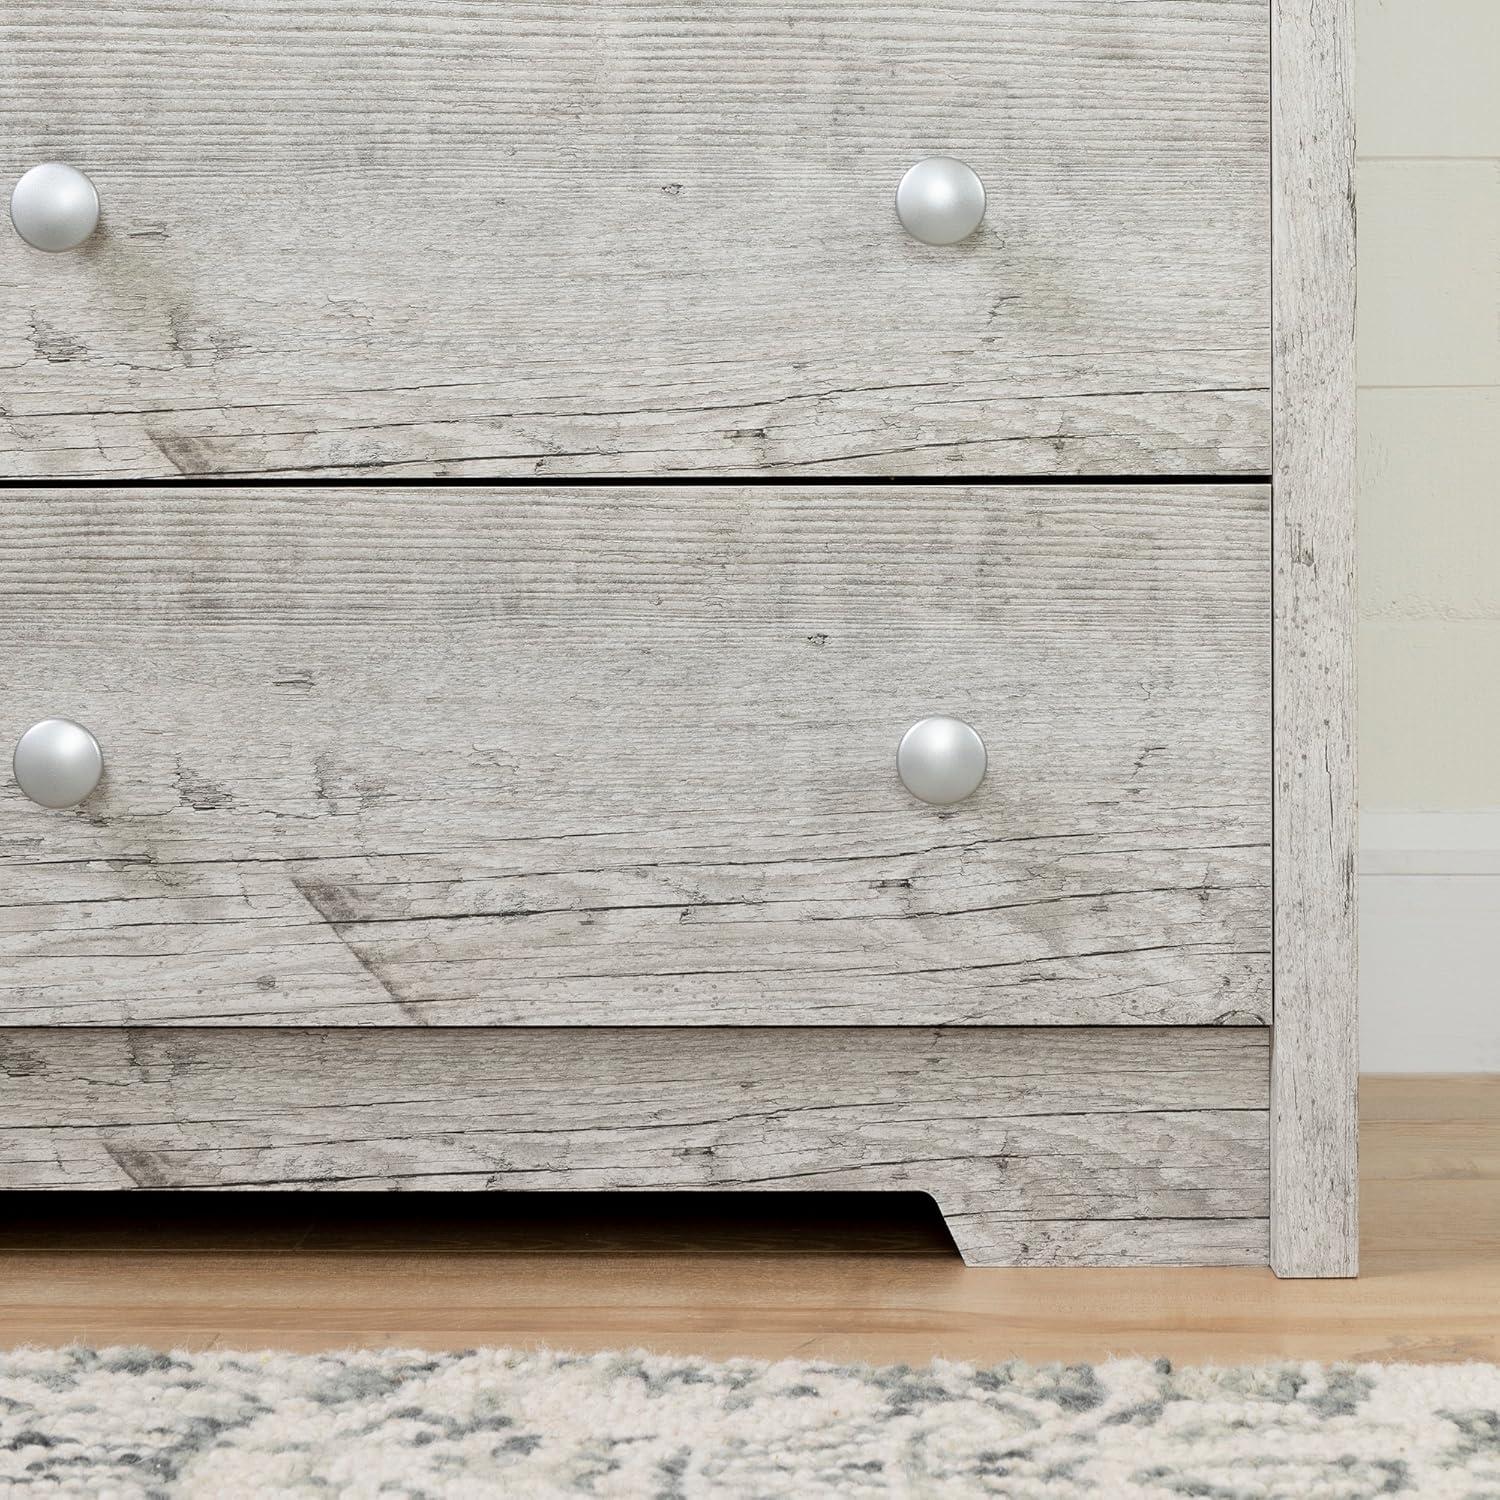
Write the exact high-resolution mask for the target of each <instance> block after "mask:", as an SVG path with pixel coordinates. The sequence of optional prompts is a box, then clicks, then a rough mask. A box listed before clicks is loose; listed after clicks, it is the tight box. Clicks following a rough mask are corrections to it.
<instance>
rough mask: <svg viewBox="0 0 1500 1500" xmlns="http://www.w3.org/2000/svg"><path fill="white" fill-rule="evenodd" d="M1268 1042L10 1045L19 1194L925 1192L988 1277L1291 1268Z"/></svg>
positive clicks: (1166, 1037)
mask: <svg viewBox="0 0 1500 1500" xmlns="http://www.w3.org/2000/svg"><path fill="white" fill-rule="evenodd" d="M1269 1035H1270V1034H1269V1032H1268V1031H1265V1030H1263V1029H1260V1028H1250V1027H1232V1028H1216V1027H1197V1028H1177V1029H1174V1028H1142V1027H1118V1028H1098V1029H1096V1028H1071V1027H1070V1028H1048V1027H1039V1028H1015V1029H1011V1028H974V1027H957V1028H943V1029H930V1028H924V1029H908V1028H870V1029H809V1028H804V1027H791V1028H767V1029H758V1028H757V1029H745V1028H734V1029H714V1028H701V1029H700V1028H640V1029H636V1028H630V1029H616V1028H608V1029H598V1030H594V1029H582V1028H573V1027H568V1028H557V1029H516V1030H511V1029H505V1030H498V1029H443V1030H437V1029H433V1030H409V1029H379V1030H354V1029H350V1028H338V1029H332V1030H301V1031H291V1030H282V1029H259V1028H243V1029H226V1028H212V1029H202V1030H175V1029H160V1028H143V1029H138V1030H131V1031H112V1030H98V1029H92V1028H89V1029H66V1028H46V1029H41V1028H38V1029H31V1028H25V1029H12V1030H0V1068H3V1071H4V1073H5V1075H6V1079H7V1082H6V1084H5V1087H4V1090H3V1093H0V1187H4V1188H7V1189H49V1190H55V1189H79V1188H86V1189H105V1190H108V1189H132V1188H149V1189H169V1190H175V1189H208V1190H215V1191H222V1190H230V1189H240V1190H266V1189H281V1188H293V1189H316V1190H329V1189H339V1188H361V1189H370V1188H384V1189H391V1190H398V1189H407V1190H443V1191H448V1190H468V1191H474V1190H487V1191H494V1190H519V1191H526V1190H533V1191H543V1190H546V1191H556V1190H558V1189H575V1190H580V1191H583V1190H600V1189H642V1188H644V1189H658V1190H659V1189H663V1188H671V1189H682V1190H695V1189H696V1190H701V1189H714V1190H734V1189H741V1188H745V1189H758V1190H765V1189H768V1188H784V1189H790V1190H802V1191H816V1190H818V1189H820V1188H843V1189H855V1188H859V1189H869V1188H885V1189H913V1188H916V1189H922V1190H924V1191H926V1192H929V1193H931V1194H932V1196H933V1197H934V1198H935V1199H936V1200H937V1202H938V1204H939V1206H940V1207H941V1208H942V1210H943V1213H944V1216H945V1217H946V1218H947V1220H948V1224H949V1227H950V1229H951V1230H952V1233H953V1236H954V1238H955V1240H956V1241H957V1243H958V1247H959V1249H960V1250H961V1251H962V1253H963V1255H964V1258H965V1259H966V1260H968V1261H969V1262H970V1263H971V1264H980V1265H1130V1264H1157V1265H1160V1264H1178V1265H1211V1264H1212V1265H1240V1264H1264V1263H1265V1261H1266V1258H1267V1246H1268V1238H1267V1208H1268V1192H1269V1186H1268V1184H1269V1154H1268V1153H1269V1148H1268V1143H1267V1101H1268V1087H1269V1077H1268V1065H1269Z"/></svg>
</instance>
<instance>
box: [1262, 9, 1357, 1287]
mask: <svg viewBox="0 0 1500 1500" xmlns="http://www.w3.org/2000/svg"><path fill="white" fill-rule="evenodd" d="M1274 15H1275V23H1276V29H1275V39H1274V47H1273V51H1274V57H1275V71H1274V95H1275V130H1274V136H1275V152H1274V160H1273V176H1274V183H1275V188H1274V203H1275V223H1274V240H1275V293H1276V296H1275V332H1276V338H1275V357H1276V414H1275V423H1276V459H1275V494H1276V504H1275V513H1276V520H1275V585H1274V591H1275V601H1276V603H1275V609H1276V624H1275V632H1276V665H1275V734H1274V739H1275V776H1276V790H1275V808H1276V810H1275V824H1276V845H1275V885H1276V895H1275V931H1276V1018H1275V1019H1276V1038H1275V1064H1274V1068H1273V1087H1272V1105H1271V1119H1272V1143H1273V1148H1272V1149H1273V1161H1274V1178H1273V1181H1274V1189H1273V1193H1272V1209H1273V1212H1272V1225H1273V1228H1272V1239H1271V1247H1272V1248H1271V1263H1272V1265H1273V1267H1274V1268H1275V1270H1276V1271H1277V1272H1278V1273H1279V1274H1281V1275H1283V1276H1352V1275H1354V1274H1355V1272H1356V1271H1357V1269H1358V1265H1359V1233H1358V1226H1359V1201H1358V1193H1359V1182H1358V1170H1357V1169H1358V1161H1357V1156H1358V1150H1357V1113H1356V1087H1357V1083H1358V1073H1359V1058H1358V1045H1359V1034H1358V1024H1357V993H1358V986H1357V982H1356V963H1357V957H1356V954H1357V928H1356V920H1355V917H1356V913H1355V897H1356V845H1357V841H1358V822H1357V810H1356V798H1355V730H1356V724H1355V652H1354V638H1355V576H1354V389H1355V387H1354V289H1355V278H1354V123H1353V113H1352V102H1353V87H1352V85H1353V67H1354V57H1353V25H1354V16H1353V9H1352V5H1351V3H1350V0H1276V4H1275V7H1274Z"/></svg>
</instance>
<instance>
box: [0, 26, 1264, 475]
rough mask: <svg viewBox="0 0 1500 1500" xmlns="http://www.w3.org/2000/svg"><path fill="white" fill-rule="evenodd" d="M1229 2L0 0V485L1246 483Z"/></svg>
mask: <svg viewBox="0 0 1500 1500" xmlns="http://www.w3.org/2000/svg"><path fill="white" fill-rule="evenodd" d="M1267 10H1268V0H1091V3H1089V4H1087V5H1082V6H1080V5H1077V4H1074V3H1070V0H955V3H951V4H947V5H944V6H941V7H938V6H935V5H929V6H923V5H917V6H913V5H911V4H904V5H900V6H890V5H873V4H867V3H847V0H840V3H834V4H826V5H825V4H813V3H811V0H796V3H793V4H787V3H783V0H733V3H722V0H720V3H711V4H705V5H698V6H692V7H684V6H681V5H672V4H666V3H663V0H609V3H600V0H506V3H495V4H476V3H471V0H419V3H415V4H413V3H400V4H398V3H396V0H298V3H295V4H291V5H288V4H279V3H278V4H273V3H271V0H228V3H225V4H220V5H215V6H210V7H205V6H203V5H201V4H198V3H197V0H151V3H145V0H122V3H113V4H110V5H107V6H99V5H95V4H92V3H83V0H12V3H10V4H8V5H7V6H6V7H5V9H4V13H3V17H0V156H3V159H4V161H5V163H6V173H7V182H9V181H13V180H14V178H15V177H16V176H18V175H19V174H20V172H21V171H22V170H24V169H25V168H26V167H27V166H29V165H31V164H33V163H34V162H38V161H46V160H62V161H67V162H71V163H72V164H74V165H75V166H77V167H79V168H81V169H83V170H84V171H86V172H88V173H89V174H90V175H91V176H92V177H93V179H94V181H95V182H96V184H97V186H98V189H99V193H100V198H101V203H102V211H103V218H102V222H101V225H100V228H99V230H98V231H97V233H96V235H95V237H94V238H93V240H91V241H90V242H89V243H88V244H87V245H86V246H85V247H84V248H83V249H82V250H79V251H77V252H72V253H69V254H65V255H44V254H41V253H38V252H34V251H31V250H29V249H28V248H27V247H26V246H25V245H24V244H23V243H22V242H21V241H20V240H19V239H18V238H17V237H16V236H15V235H13V234H10V233H9V232H7V233H5V234H4V235H0V365H3V366H4V367H5V370H6V378H5V382H4V393H3V395H4V404H3V411H0V473H3V474H6V475H10V476H12V477H28V476H44V477H52V476H63V477H68V476H94V477H105V478H149V477H161V476H176V475H179V474H187V475H219V476H233V475H250V474H256V475H259V474H277V475H314V474H319V475H321V474H352V475H356V476H362V477H368V476H370V475H371V474H373V473H383V474H410V475H415V476H419V477H420V476H431V475H466V476H476V475H478V476H483V475H502V474H503V475H512V476H517V475H518V476H523V477H531V476H546V475H550V474H580V473H581V474H666V473H672V474H714V473H718V474H723V473H731V474H744V473H749V472H757V473H778V474H780V473H787V474H797V473H803V474H812V473H829V474H836V475H849V474H936V473H980V474H984V473H1009V474H1025V473H1049V474H1050V473H1064V474H1088V473H1168V472H1170V473H1239V474H1263V473H1264V472H1266V470H1267V468H1268V461H1269V397H1268V383H1269V352H1268V322H1267V299H1268V278H1269V257H1268V253H1267V251H1268V233H1267V225H1268V211H1267V184H1266V173H1265V156H1266V150H1267V139H1268V130H1269V121H1268V103H1267V88H1268V80H1267ZM933 154H951V155H956V156H959V157H962V158H964V159H966V160H967V161H969V162H970V163H971V164H972V165H973V166H974V168H975V169H976V170H977V171H978V172H979V174H980V176H981V177H982V178H983V179H984V181H985V183H986V184H987V187H988V190H989V210H988V214H987V216H986V219H985V222H984V224H983V226H982V227H981V230H980V231H979V233H978V234H977V235H976V236H974V237H972V238H971V239H970V240H969V241H967V242H965V243H964V244H962V245H959V246H954V247H946V248H937V247H929V246H924V245H920V244H918V243H917V242H915V241H914V240H913V239H911V238H910V237H909V236H908V235H906V234H905V233H904V232H903V231H902V229H901V227H900V225H899V223H898V221H897V219H896V216H895V213H894V209H893V200H894V194H895V189H896V185H897V183H898V182H899V180H900V178H901V176H902V174H903V173H904V172H905V171H906V169H907V168H908V167H909V166H910V165H912V163H913V162H915V161H916V160H918V159H919V158H922V157H924V156H928V155H933Z"/></svg>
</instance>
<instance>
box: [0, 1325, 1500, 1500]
mask: <svg viewBox="0 0 1500 1500" xmlns="http://www.w3.org/2000/svg"><path fill="white" fill-rule="evenodd" d="M33 1494H45V1495H87V1496H90V1497H110V1500H127V1497H131V1500H133V1497H154V1496H162V1497H172V1496H180V1495H191V1496H199V1495H201V1496H213V1497H215V1500H241V1497H243V1500H251V1497H253V1500H267V1497H275V1496H303V1495H306V1496H318V1497H320V1500H327V1497H330V1496H350V1497H361V1496H380V1497H392V1496H395V1497H410V1500H417V1497H424V1496H427V1497H433V1500H437V1497H444V1500H447V1497H455V1500H456V1497H465V1500H467V1497H470V1496H473V1497H480V1496H483V1497H490V1496H517V1497H528V1500H529V1497H533V1496H535V1497H539V1500H546V1497H548V1496H554V1495H557V1496H562V1495H568V1496H572V1495H592V1496H641V1497H652V1500H692V1497H696V1496H726V1497H735V1500H740V1497H744V1500H750V1497H761V1496H765V1497H779V1496H792V1497H797V1500H805V1497H818V1496H841V1497H842V1496H875V1495H882V1496H884V1495H897V1496H913V1497H916V1496H921V1497H928V1496H931V1497H947V1496H971V1495H1003V1496H1014V1497H1016V1500H1030V1497H1047V1500H1053V1497H1068V1500H1073V1497H1080V1500H1082V1497H1088V1500H1100V1497H1102V1500H1114V1497H1119V1500H1147V1497H1149V1500H1182V1497H1184V1496H1201V1497H1207V1500H1252V1497H1253V1500H1268V1497H1283V1496H1284V1497H1287V1500H1356V1497H1360V1500H1362V1497H1365V1496H1374V1495H1411V1496H1418V1497H1421V1500H1500V1367H1496V1366H1493V1365H1456V1366H1421V1365H1384V1366H1382V1365H1359V1366H1353V1365H1339V1366H1327V1367H1323V1366H1318V1365H1297V1364H1286V1365H1275V1366H1268V1367H1264V1368H1258V1369H1256V1368H1247V1369H1226V1370H1206V1369H1182V1370H1174V1369H1173V1368H1172V1367H1171V1366H1170V1365H1169V1364H1168V1363H1167V1362H1166V1361H1164V1360H1161V1361H1157V1362H1156V1363H1154V1364H1153V1363H1149V1362H1146V1361H1140V1360H1122V1361H1117V1362H1112V1363H1109V1364H1103V1365H1097V1366H1093V1367H1090V1366H1072V1367H1066V1368H1065V1367H1061V1366H1050V1367H1037V1368H1034V1367H1030V1366H1025V1365H1002V1366H998V1367H996V1368H993V1369H976V1368H974V1367H973V1366H971V1365H959V1364H945V1363H938V1364H934V1365H930V1366H926V1367H923V1368H920V1369H913V1368H908V1367H906V1366H895V1367H889V1368H884V1369H880V1368H871V1367H867V1366H859V1365H834V1364H815V1363H804V1362H800V1361H785V1362H783V1363H780V1364H765V1363H763V1362H760V1361H756V1360H731V1361H729V1362H727V1363H723V1364H714V1363H710V1362H708V1361H704V1360H697V1359H676V1358H670V1357H663V1356H656V1355H646V1354H598V1355H587V1356H583V1355H568V1354H549V1353H541V1354H538V1353H520V1352H513V1351H507V1350H484V1351H480V1352H477V1353H470V1354H449V1355H428V1354H419V1353H411V1352H386V1353H355V1354H345V1355H302V1356H294V1355H284V1354H229V1353H221V1354H172V1355H166V1354H156V1353H152V1352H150V1351H147V1350H140V1349H107V1350H103V1351H97V1350H89V1349H64V1350H21V1351H18V1352H14V1353H10V1354H0V1495H6V1496H12V1495H15V1496H20V1495H28V1496H29V1495H33Z"/></svg>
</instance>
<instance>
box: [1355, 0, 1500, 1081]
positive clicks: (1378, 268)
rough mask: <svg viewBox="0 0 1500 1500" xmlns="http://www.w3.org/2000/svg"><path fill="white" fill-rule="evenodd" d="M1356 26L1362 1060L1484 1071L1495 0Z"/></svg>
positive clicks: (1498, 72) (1498, 948)
mask: <svg viewBox="0 0 1500 1500" xmlns="http://www.w3.org/2000/svg"><path fill="white" fill-rule="evenodd" d="M1357 25H1358V30H1357V33H1356V51H1357V59H1358V124H1359V144H1358V156H1359V162H1358V182H1357V187H1358V193H1359V232H1360V266H1359V296H1360V311H1359V381H1360V398H1359V420H1360V511H1359V528H1360V539H1359V563H1360V613H1361V622H1360V800H1361V806H1362V808H1363V810H1364V817H1363V822H1362V834H1363V839H1364V846H1365V848H1364V855H1363V857H1362V861H1361V869H1362V872H1363V873H1362V879H1361V898H1362V901H1363V912H1362V916H1361V943H1360V948H1361V968H1362V981H1361V1002H1362V1033H1363V1035H1362V1043H1363V1058H1362V1062H1363V1066H1364V1067H1365V1069H1366V1070H1367V1071H1371V1072H1380V1071H1444V1070H1472V1069H1491V1070H1500V813H1497V812H1496V811H1494V810H1496V809H1500V0H1358V12H1357ZM1418 810H1420V811H1426V812H1429V813H1433V814H1436V816H1433V817H1428V818H1425V819H1423V818H1411V817H1405V818H1403V817H1401V816H1398V815H1399V814H1402V813H1409V812H1412V811H1418Z"/></svg>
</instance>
